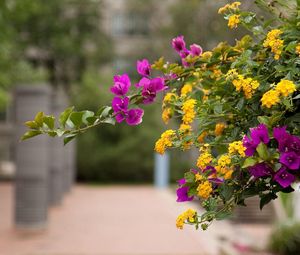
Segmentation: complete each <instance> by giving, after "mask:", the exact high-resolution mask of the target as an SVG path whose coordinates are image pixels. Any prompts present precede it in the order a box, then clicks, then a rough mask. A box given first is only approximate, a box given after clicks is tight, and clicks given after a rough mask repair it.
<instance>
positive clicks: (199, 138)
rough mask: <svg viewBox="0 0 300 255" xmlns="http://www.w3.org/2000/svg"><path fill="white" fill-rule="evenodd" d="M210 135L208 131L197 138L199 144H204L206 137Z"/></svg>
mask: <svg viewBox="0 0 300 255" xmlns="http://www.w3.org/2000/svg"><path fill="white" fill-rule="evenodd" d="M207 135H208V132H207V131H203V132H202V133H201V134H200V135H199V136H198V138H197V141H198V142H199V143H203V142H204V139H205V137H206V136H207Z"/></svg>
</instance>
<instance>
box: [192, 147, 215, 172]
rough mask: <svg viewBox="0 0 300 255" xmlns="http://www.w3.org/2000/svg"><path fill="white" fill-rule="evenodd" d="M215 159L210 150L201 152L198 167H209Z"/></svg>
mask: <svg viewBox="0 0 300 255" xmlns="http://www.w3.org/2000/svg"><path fill="white" fill-rule="evenodd" d="M212 160H213V157H212V155H211V154H210V153H209V152H208V151H205V152H202V153H201V154H200V156H199V157H198V159H197V164H196V165H197V167H199V168H200V169H204V168H205V167H207V166H208V165H209V163H210V162H211V161H212Z"/></svg>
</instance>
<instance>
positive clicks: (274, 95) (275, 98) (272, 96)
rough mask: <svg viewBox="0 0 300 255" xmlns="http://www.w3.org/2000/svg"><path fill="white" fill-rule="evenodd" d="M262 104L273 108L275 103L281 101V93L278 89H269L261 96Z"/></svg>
mask: <svg viewBox="0 0 300 255" xmlns="http://www.w3.org/2000/svg"><path fill="white" fill-rule="evenodd" d="M260 101H261V104H262V106H265V107H267V108H271V107H272V106H273V105H276V104H278V103H279V101H280V100H279V93H278V91H276V90H274V89H271V90H269V91H267V92H266V93H265V94H263V96H262V98H261V100H260Z"/></svg>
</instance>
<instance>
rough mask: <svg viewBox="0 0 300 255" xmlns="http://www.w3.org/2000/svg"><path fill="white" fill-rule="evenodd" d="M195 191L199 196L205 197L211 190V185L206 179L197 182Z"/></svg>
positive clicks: (207, 196)
mask: <svg viewBox="0 0 300 255" xmlns="http://www.w3.org/2000/svg"><path fill="white" fill-rule="evenodd" d="M197 191H198V196H199V197H201V198H203V199H207V198H209V196H210V194H211V193H212V191H213V189H212V185H211V183H210V182H209V181H207V180H206V181H204V182H202V183H200V184H199V186H198V187H197Z"/></svg>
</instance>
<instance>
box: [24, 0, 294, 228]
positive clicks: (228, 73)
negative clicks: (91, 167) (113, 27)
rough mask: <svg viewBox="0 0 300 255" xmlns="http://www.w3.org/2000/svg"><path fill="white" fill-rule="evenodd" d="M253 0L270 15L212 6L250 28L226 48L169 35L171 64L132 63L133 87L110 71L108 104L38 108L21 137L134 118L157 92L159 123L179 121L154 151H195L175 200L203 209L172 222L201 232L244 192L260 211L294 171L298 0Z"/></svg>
mask: <svg viewBox="0 0 300 255" xmlns="http://www.w3.org/2000/svg"><path fill="white" fill-rule="evenodd" d="M256 2H257V3H258V5H259V6H260V7H264V8H265V9H266V10H268V11H269V12H270V13H271V14H272V15H273V17H272V19H271V20H270V21H263V20H262V19H260V18H258V17H257V16H256V15H255V13H252V12H247V11H242V10H241V9H240V3H239V2H234V3H231V4H227V5H225V6H224V7H222V8H220V9H219V13H220V14H223V15H224V17H225V19H226V20H228V27H229V28H231V29H235V28H236V27H237V26H239V25H242V26H244V27H245V28H247V29H248V30H249V31H250V33H249V35H246V36H244V37H243V38H241V39H240V40H237V41H236V44H235V45H229V44H227V43H226V42H222V43H220V44H218V45H217V46H216V47H215V48H214V49H212V50H211V51H203V50H202V48H201V47H200V46H199V45H197V44H192V45H190V46H189V47H187V45H186V43H185V41H184V37H183V36H178V37H176V38H174V39H173V40H172V42H171V45H172V47H173V49H174V50H175V51H176V52H177V53H178V56H179V57H180V59H181V63H170V62H166V61H165V60H164V58H160V59H159V60H157V61H156V62H154V63H153V64H152V65H151V64H150V63H149V62H148V60H146V59H143V60H141V61H138V62H137V72H138V73H139V74H140V76H141V79H140V81H139V82H138V83H137V84H135V85H133V84H131V81H130V78H129V77H128V75H127V74H122V75H116V76H115V77H114V84H113V86H112V88H111V92H112V94H113V95H114V98H113V99H112V106H105V107H102V108H101V109H100V110H99V111H98V112H96V113H94V112H91V111H81V112H76V111H74V109H73V108H68V109H66V110H65V111H64V112H63V113H62V114H61V115H60V117H59V120H58V126H55V118H54V117H53V116H49V115H44V113H38V114H37V116H36V118H35V120H33V121H29V122H27V123H26V125H27V126H28V127H29V128H30V129H31V130H29V131H28V132H27V133H26V134H25V135H24V137H23V139H27V138H30V137H33V136H35V135H39V134H48V135H50V136H63V137H64V141H65V143H67V142H69V141H70V140H71V139H73V138H74V137H76V135H78V134H80V133H83V132H85V131H86V130H88V129H90V128H92V127H95V126H98V125H99V124H102V123H110V124H115V122H117V123H121V122H126V123H127V124H128V125H138V124H140V123H141V122H142V117H143V113H144V112H143V110H142V109H141V108H140V106H141V105H147V104H150V103H152V102H154V101H155V100H156V96H157V94H158V93H164V99H163V102H162V119H163V121H164V122H165V123H166V124H167V123H168V121H169V120H170V119H171V118H176V119H177V120H181V124H180V125H178V128H177V129H168V130H166V131H165V132H164V133H163V134H162V135H161V136H160V138H159V139H158V141H157V142H156V144H155V151H156V152H158V153H160V154H163V153H164V152H165V151H166V150H167V149H170V148H178V149H181V150H189V149H191V148H197V149H198V150H199V157H198V159H197V161H196V162H195V167H194V168H193V169H190V170H188V171H187V172H186V173H185V174H184V178H182V179H181V180H179V181H178V185H179V187H178V189H177V196H178V199H177V201H178V202H185V201H191V200H194V199H198V200H200V201H201V203H202V206H203V207H204V209H205V210H206V212H205V213H203V214H198V213H197V212H196V211H194V210H192V209H189V210H188V211H186V212H184V213H182V214H181V215H180V216H179V217H178V219H177V221H176V225H177V227H178V228H180V229H182V228H183V226H184V224H191V225H195V227H196V228H199V227H201V228H202V229H204V230H205V229H207V227H208V226H209V225H210V224H211V223H212V222H213V220H220V219H223V218H225V217H227V216H229V215H230V214H231V213H232V210H233V208H234V207H235V206H237V205H245V199H246V198H249V197H252V196H257V195H258V196H259V197H260V208H263V206H264V205H265V204H267V203H269V202H270V201H271V200H273V199H276V198H277V193H278V192H292V191H293V188H292V187H291V184H292V183H293V182H295V181H296V180H297V179H298V177H299V175H300V138H299V135H300V129H299V122H300V113H299V104H300V95H299V73H300V72H299V71H300V68H299V67H300V58H299V54H300V30H299V24H300V23H299V22H300V16H299V15H298V11H299V9H300V2H299V1H296V2H293V1H288V2H285V1H276V3H275V2H274V3H272V4H268V3H267V1H264V0H258V1H256ZM280 3H282V4H280ZM157 72H160V75H159V76H154V73H157Z"/></svg>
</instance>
